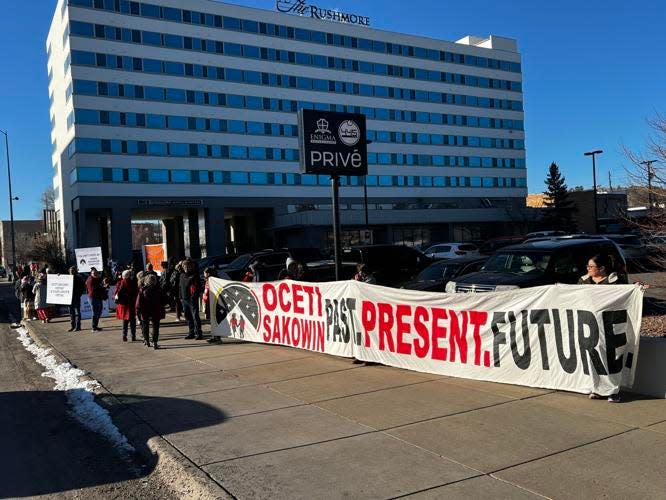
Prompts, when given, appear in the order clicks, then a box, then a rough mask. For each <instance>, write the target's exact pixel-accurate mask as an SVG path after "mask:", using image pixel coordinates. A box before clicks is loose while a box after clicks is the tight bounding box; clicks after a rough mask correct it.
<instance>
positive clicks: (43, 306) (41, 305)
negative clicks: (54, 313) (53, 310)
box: [32, 273, 51, 323]
mask: <svg viewBox="0 0 666 500" xmlns="http://www.w3.org/2000/svg"><path fill="white" fill-rule="evenodd" d="M32 293H33V294H34V296H35V309H36V310H37V317H38V318H39V319H40V320H41V321H42V323H48V322H50V321H51V315H50V314H49V313H50V310H49V306H48V304H47V302H46V274H44V273H39V276H38V278H37V281H36V282H35V285H34V286H33V288H32Z"/></svg>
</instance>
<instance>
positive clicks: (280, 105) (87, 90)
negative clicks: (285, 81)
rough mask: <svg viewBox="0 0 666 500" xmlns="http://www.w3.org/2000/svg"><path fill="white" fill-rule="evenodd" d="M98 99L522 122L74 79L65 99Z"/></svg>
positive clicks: (490, 123) (450, 121) (516, 126)
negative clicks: (89, 96) (82, 97)
mask: <svg viewBox="0 0 666 500" xmlns="http://www.w3.org/2000/svg"><path fill="white" fill-rule="evenodd" d="M73 93H74V94H80V95H91V96H99V97H122V98H125V99H139V100H147V101H157V102H170V103H175V104H197V105H202V106H224V107H229V108H238V109H253V110H261V111H275V112H285V113H296V112H297V111H298V110H299V109H316V110H318V111H337V112H341V113H345V112H346V113H362V114H364V115H365V116H366V117H367V118H368V119H369V120H385V121H399V122H411V123H431V124H434V125H452V126H457V127H480V128H497V129H507V130H523V129H524V123H523V120H511V119H502V118H488V117H478V116H467V115H454V114H445V113H429V112H426V111H406V110H401V109H386V108H371V107H366V106H352V105H347V106H346V105H344V104H327V103H313V102H308V101H295V100H292V99H273V98H268V97H257V96H245V95H237V94H222V93H217V92H203V91H199V90H185V89H174V88H164V87H150V86H143V85H130V84H122V83H112V82H95V81H91V80H78V79H76V80H74V81H73V82H72V84H70V85H69V86H68V87H67V90H66V100H67V101H69V99H70V98H71V96H72V94H73Z"/></svg>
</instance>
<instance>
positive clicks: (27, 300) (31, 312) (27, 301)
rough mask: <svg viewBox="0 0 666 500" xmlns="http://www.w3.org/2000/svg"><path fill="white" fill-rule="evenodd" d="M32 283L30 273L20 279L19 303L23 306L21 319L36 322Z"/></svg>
mask: <svg viewBox="0 0 666 500" xmlns="http://www.w3.org/2000/svg"><path fill="white" fill-rule="evenodd" d="M33 287H34V283H33V280H32V276H31V275H30V273H28V274H27V275H25V276H24V277H23V278H21V288H20V295H21V303H22V304H23V319H24V320H25V321H32V320H36V319H37V317H36V316H35V293H34V292H33Z"/></svg>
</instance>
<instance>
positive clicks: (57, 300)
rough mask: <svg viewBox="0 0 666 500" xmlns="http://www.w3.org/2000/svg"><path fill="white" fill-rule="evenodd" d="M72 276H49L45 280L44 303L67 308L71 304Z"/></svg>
mask: <svg viewBox="0 0 666 500" xmlns="http://www.w3.org/2000/svg"><path fill="white" fill-rule="evenodd" d="M73 291H74V276H72V275H71V274H49V276H48V279H47V280H46V302H47V303H48V304H59V305H64V306H68V305H70V304H71V303H72V293H73Z"/></svg>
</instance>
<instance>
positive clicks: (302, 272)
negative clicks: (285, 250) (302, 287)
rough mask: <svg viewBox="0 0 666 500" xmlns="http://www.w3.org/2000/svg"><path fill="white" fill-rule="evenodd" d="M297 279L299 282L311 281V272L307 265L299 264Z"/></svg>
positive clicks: (297, 266)
mask: <svg viewBox="0 0 666 500" xmlns="http://www.w3.org/2000/svg"><path fill="white" fill-rule="evenodd" d="M296 279H297V280H298V281H310V272H309V269H308V266H307V264H303V263H302V262H299V263H298V264H297V265H296Z"/></svg>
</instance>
